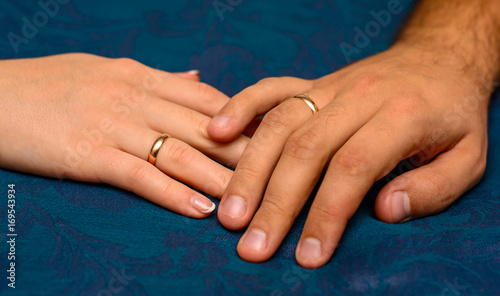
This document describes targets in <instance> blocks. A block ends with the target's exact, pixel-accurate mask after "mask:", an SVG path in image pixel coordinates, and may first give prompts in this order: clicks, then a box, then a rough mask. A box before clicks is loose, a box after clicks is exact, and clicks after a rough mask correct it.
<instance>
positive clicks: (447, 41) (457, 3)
mask: <svg viewBox="0 0 500 296" xmlns="http://www.w3.org/2000/svg"><path fill="white" fill-rule="evenodd" d="M398 45H411V46H413V47H417V48H423V49H424V52H426V53H427V54H428V55H430V56H431V58H432V59H433V60H434V62H435V63H438V64H440V65H449V66H453V67H455V68H457V69H459V71H461V72H462V73H463V74H466V76H467V77H469V78H470V79H471V81H473V83H476V84H478V83H479V84H481V85H482V86H484V87H485V88H486V89H489V90H490V91H491V90H492V89H493V86H494V83H495V81H496V80H498V79H499V74H500V1H498V0H475V1H474V0H422V1H420V3H419V4H418V5H417V7H416V9H415V11H414V14H413V16H412V17H411V18H410V19H409V21H408V24H407V27H406V28H405V29H404V30H403V32H402V33H401V35H400V36H399V39H398V41H397V42H396V44H395V46H398Z"/></svg>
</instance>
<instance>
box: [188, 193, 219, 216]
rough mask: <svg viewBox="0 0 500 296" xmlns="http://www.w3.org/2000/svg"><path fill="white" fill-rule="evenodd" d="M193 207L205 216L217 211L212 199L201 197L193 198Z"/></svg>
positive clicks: (195, 196)
mask: <svg viewBox="0 0 500 296" xmlns="http://www.w3.org/2000/svg"><path fill="white" fill-rule="evenodd" d="M191 206H192V207H193V208H195V209H196V210H197V211H198V212H200V213H203V214H207V213H211V212H213V210H214V209H215V204H214V203H213V202H212V201H211V200H210V199H208V198H206V197H204V196H201V195H194V196H193V197H191Z"/></svg>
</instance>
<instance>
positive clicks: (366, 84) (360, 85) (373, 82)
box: [354, 74, 383, 94]
mask: <svg viewBox="0 0 500 296" xmlns="http://www.w3.org/2000/svg"><path fill="white" fill-rule="evenodd" d="M382 80H383V78H382V76H380V75H378V74H365V75H363V76H361V77H359V78H358V80H357V81H356V83H355V84H354V89H355V90H357V91H359V92H361V93H363V94H365V93H371V92H373V91H374V90H375V88H377V87H378V86H379V85H380V82H382Z"/></svg>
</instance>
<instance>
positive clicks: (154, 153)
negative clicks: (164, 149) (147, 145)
mask: <svg viewBox="0 0 500 296" xmlns="http://www.w3.org/2000/svg"><path fill="white" fill-rule="evenodd" d="M168 138H170V136H169V135H167V134H163V135H161V136H159V137H158V138H157V139H156V141H155V142H154V143H153V146H152V147H151V151H149V156H148V161H149V162H150V163H151V164H152V165H155V164H156V156H157V155H158V152H160V149H161V146H162V145H163V143H164V142H165V141H166V140H167V139H168Z"/></svg>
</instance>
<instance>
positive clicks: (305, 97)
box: [293, 94, 319, 115]
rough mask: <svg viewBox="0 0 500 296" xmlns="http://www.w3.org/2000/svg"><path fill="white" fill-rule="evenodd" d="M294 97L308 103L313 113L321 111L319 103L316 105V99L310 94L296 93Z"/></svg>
mask: <svg viewBox="0 0 500 296" xmlns="http://www.w3.org/2000/svg"><path fill="white" fill-rule="evenodd" d="M293 97H294V98H297V99H301V100H302V101H304V103H306V104H307V106H309V108H311V111H312V113H313V115H314V114H316V112H318V111H319V108H318V105H316V103H314V101H313V100H312V99H311V98H310V97H309V96H308V95H304V94H298V95H295V96H293Z"/></svg>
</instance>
